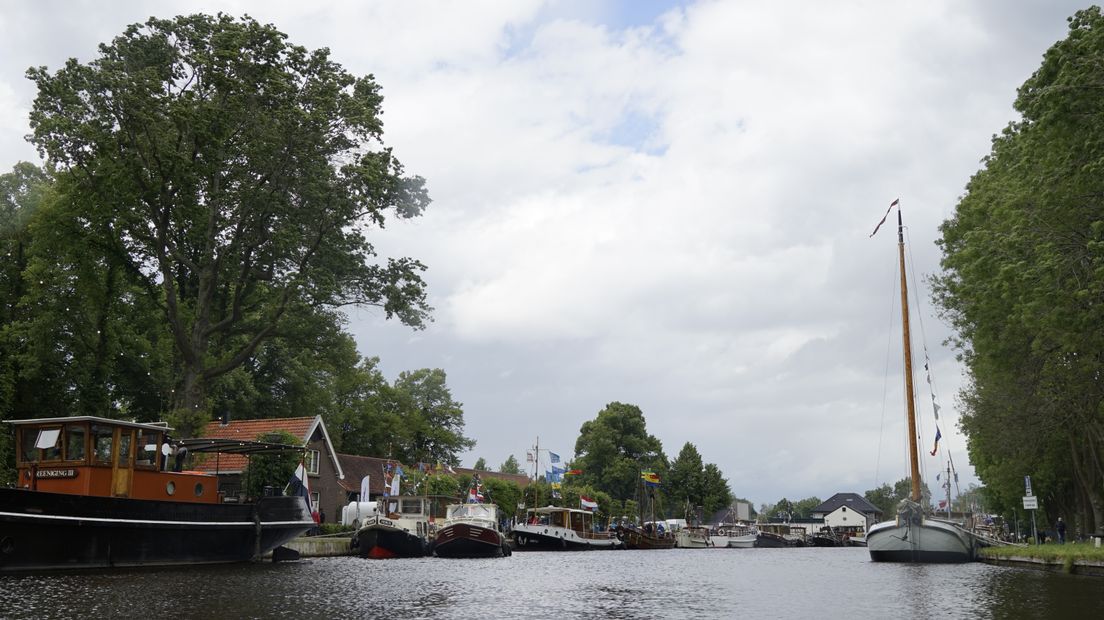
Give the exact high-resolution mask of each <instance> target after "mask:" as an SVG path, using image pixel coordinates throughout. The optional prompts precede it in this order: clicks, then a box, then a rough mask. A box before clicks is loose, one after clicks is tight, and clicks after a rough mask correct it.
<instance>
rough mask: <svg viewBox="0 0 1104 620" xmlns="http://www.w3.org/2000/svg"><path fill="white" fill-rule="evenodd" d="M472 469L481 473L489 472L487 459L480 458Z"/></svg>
mask: <svg viewBox="0 0 1104 620" xmlns="http://www.w3.org/2000/svg"><path fill="white" fill-rule="evenodd" d="M472 469H477V470H479V471H487V459H485V458H483V457H479V458H478V459H476V460H475V465H473V466H472Z"/></svg>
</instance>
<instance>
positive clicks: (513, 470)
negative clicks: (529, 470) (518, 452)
mask: <svg viewBox="0 0 1104 620" xmlns="http://www.w3.org/2000/svg"><path fill="white" fill-rule="evenodd" d="M498 471H500V472H502V473H504V474H521V473H522V471H521V465H520V464H518V460H517V459H516V458H514V455H513V454H511V455H510V456H509V457H507V458H506V461H505V462H503V463H502V465H499V466H498Z"/></svg>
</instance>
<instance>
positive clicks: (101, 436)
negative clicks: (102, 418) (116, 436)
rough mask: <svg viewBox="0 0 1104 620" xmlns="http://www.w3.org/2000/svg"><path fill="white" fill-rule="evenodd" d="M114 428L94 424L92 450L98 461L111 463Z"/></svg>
mask: <svg viewBox="0 0 1104 620" xmlns="http://www.w3.org/2000/svg"><path fill="white" fill-rule="evenodd" d="M112 430H113V429H112V428H111V427H110V426H100V425H96V424H93V425H92V450H93V456H94V457H95V459H96V461H97V462H100V463H108V464H110V463H111V453H112V450H111V448H112V444H113V442H112V434H113V433H112Z"/></svg>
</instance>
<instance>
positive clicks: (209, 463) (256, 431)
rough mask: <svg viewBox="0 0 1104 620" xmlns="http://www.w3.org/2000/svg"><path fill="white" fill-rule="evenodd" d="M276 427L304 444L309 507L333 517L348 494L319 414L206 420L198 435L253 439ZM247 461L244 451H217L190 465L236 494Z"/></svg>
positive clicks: (225, 491)
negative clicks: (221, 452) (207, 421)
mask: <svg viewBox="0 0 1104 620" xmlns="http://www.w3.org/2000/svg"><path fill="white" fill-rule="evenodd" d="M276 431H285V432H287V433H290V434H291V435H294V436H295V437H297V438H298V439H299V440H300V441H301V442H302V443H301V444H300V445H302V446H304V447H305V448H306V452H305V453H304V455H303V462H304V464H305V465H306V468H307V474H308V480H309V484H310V490H311V509H312V510H317V511H320V512H321V513H322V514H323V515H325V520H326V521H330V522H332V521H335V520H336V519H337V517H339V516H340V515H341V507H342V506H344V505H345V504H346V503H348V500H347V499H346V498H347V497H348V494H347V493H346V490H345V488H344V486H342V482H343V481H344V478H345V473H344V471H343V470H342V468H341V462H340V460H339V459H338V458H337V454H336V453H335V452H334V448H333V443H332V442H331V441H330V435H329V433H328V432H327V431H326V424H325V423H324V422H323V421H322V416H314V417H303V418H268V419H261V420H234V421H232V422H229V423H227V424H223V423H222V422H218V421H215V422H211V423H210V424H208V425H207V426H206V427H205V428H204V429H203V432H202V433H201V435H200V436H201V437H208V438H215V439H240V440H244V441H256V439H257V437H260V436H261V435H264V434H267V433H272V432H276ZM248 464H249V459H248V457H247V456H245V455H241V454H217V455H211V456H209V457H208V458H207V459H205V460H204V461H203V462H202V463H196V464H195V465H194V466H193V468H194V469H196V470H199V471H206V472H211V473H216V472H217V473H218V475H219V491H220V492H221V493H223V494H224V495H225V496H226V497H227V498H236V497H238V495H239V494H240V493H241V488H242V484H241V475H242V472H243V471H245V468H246V466H247V465H248ZM359 480H360V479H359V478H358V479H357V482H356V484H357V485H359V484H360V482H359ZM358 491H359V488H358Z"/></svg>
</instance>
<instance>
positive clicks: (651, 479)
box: [640, 471, 659, 487]
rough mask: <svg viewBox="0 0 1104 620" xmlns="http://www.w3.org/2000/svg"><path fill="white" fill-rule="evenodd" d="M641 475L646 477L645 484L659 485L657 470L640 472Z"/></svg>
mask: <svg viewBox="0 0 1104 620" xmlns="http://www.w3.org/2000/svg"><path fill="white" fill-rule="evenodd" d="M640 477H641V478H643V479H644V484H646V485H648V486H650V487H657V486H659V476H658V475H656V474H655V472H650V471H646V472H644V473H642V474H640Z"/></svg>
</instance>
